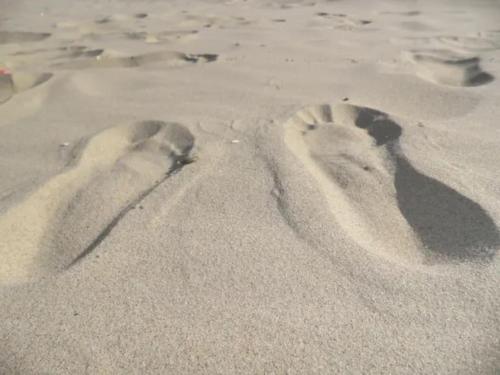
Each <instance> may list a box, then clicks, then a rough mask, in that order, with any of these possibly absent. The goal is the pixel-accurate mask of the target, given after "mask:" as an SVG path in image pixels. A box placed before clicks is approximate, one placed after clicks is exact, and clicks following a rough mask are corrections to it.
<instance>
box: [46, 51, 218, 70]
mask: <svg viewBox="0 0 500 375" xmlns="http://www.w3.org/2000/svg"><path fill="white" fill-rule="evenodd" d="M94 52H95V53H93V54H92V55H91V57H90V58H83V59H75V60H72V61H66V62H62V63H57V64H54V66H56V67H58V68H63V69H88V68H118V67H122V68H134V67H139V66H144V65H158V66H165V65H167V66H182V65H186V64H194V63H203V62H213V61H216V60H217V58H218V55H216V54H209V53H204V54H186V53H181V52H171V51H161V52H151V53H145V54H142V55H135V56H129V55H124V54H121V53H118V52H114V51H107V50H95V51H94ZM85 57H89V56H88V55H87V56H85Z"/></svg>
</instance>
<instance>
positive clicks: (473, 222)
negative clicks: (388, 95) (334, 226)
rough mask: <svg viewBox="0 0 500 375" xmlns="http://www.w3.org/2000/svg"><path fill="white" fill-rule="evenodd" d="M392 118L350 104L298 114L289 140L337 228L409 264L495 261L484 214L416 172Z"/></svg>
mask: <svg viewBox="0 0 500 375" xmlns="http://www.w3.org/2000/svg"><path fill="white" fill-rule="evenodd" d="M401 134H402V128H401V126H399V125H398V124H397V123H396V122H394V121H393V120H392V119H391V118H390V117H389V116H388V115H387V114H385V113H383V112H379V111H376V110H374V109H370V108H364V107H358V106H354V105H349V104H338V105H335V106H330V105H321V106H314V107H310V108H306V109H304V110H301V111H299V112H298V113H297V114H296V115H295V116H293V117H292V118H291V119H290V120H288V121H287V123H286V124H285V141H286V143H287V145H288V147H289V149H290V150H291V151H292V152H293V153H294V154H295V155H296V156H297V157H298V158H299V159H300V160H301V161H302V162H303V163H304V165H305V166H306V168H307V169H308V170H309V171H310V173H311V174H312V175H313V176H314V177H315V178H316V180H317V182H318V183H319V186H320V188H321V189H322V191H323V192H324V194H325V195H326V198H327V200H328V203H329V206H330V208H331V210H332V212H333V214H334V216H335V218H336V220H337V222H338V224H339V225H340V226H341V227H342V228H343V229H344V230H345V232H346V233H347V234H348V235H350V237H351V238H352V239H353V240H354V241H356V242H357V243H358V244H359V245H360V246H361V247H363V248H365V249H366V250H368V251H371V252H374V253H377V254H379V255H382V256H385V257H387V258H389V259H392V260H397V261H400V262H403V263H407V264H408V263H413V264H415V263H426V264H432V263H442V262H456V261H474V260H478V261H489V260H491V258H492V257H493V256H494V254H495V252H496V251H497V250H498V247H499V246H500V234H499V231H498V229H497V227H496V226H495V223H494V222H493V220H492V219H491V218H490V217H489V215H488V214H487V213H486V212H485V210H484V209H483V208H482V207H481V206H480V205H478V204H477V203H475V202H473V201H472V200H470V199H468V198H466V197H465V196H463V195H461V194H460V193H459V192H457V191H455V190H454V189H452V188H450V187H448V186H446V185H445V184H443V183H441V182H440V181H438V180H436V179H434V178H432V177H428V176H426V175H424V174H422V173H420V172H419V171H418V170H416V169H415V168H414V167H413V166H412V164H411V162H410V161H409V160H408V159H407V158H406V157H405V155H404V153H403V151H402V150H401V147H400V145H399V138H400V136H401Z"/></svg>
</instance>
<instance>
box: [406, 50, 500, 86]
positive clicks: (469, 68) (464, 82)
mask: <svg viewBox="0 0 500 375" xmlns="http://www.w3.org/2000/svg"><path fill="white" fill-rule="evenodd" d="M406 56H407V57H408V59H409V60H410V61H411V62H413V63H414V64H415V66H416V73H417V75H418V76H419V77H421V78H423V79H426V80H428V81H431V82H434V83H438V84H443V85H449V86H458V87H468V86H479V85H484V84H486V83H488V82H491V81H493V79H494V77H493V76H492V75H491V74H489V73H487V72H484V71H483V70H482V69H481V66H480V58H479V57H477V56H465V55H460V54H456V53H452V52H449V51H446V50H427V51H410V52H409V53H407V54H406Z"/></svg>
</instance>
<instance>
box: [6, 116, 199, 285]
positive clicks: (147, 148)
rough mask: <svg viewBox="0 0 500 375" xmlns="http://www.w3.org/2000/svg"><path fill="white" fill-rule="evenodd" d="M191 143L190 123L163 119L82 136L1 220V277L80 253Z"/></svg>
mask: <svg viewBox="0 0 500 375" xmlns="http://www.w3.org/2000/svg"><path fill="white" fill-rule="evenodd" d="M193 144H194V138H193V136H192V135H191V133H190V132H189V131H188V130H187V129H186V128H185V127H183V126H182V125H179V124H175V123H165V122H161V121H145V122H141V123H137V124H133V125H127V126H118V127H113V128H110V129H108V130H105V131H103V132H101V133H99V134H97V135H95V136H94V137H92V138H91V139H89V140H88V141H85V140H84V141H82V142H81V143H80V144H78V145H77V146H76V148H75V151H74V155H73V159H72V160H70V161H69V163H70V164H69V166H68V168H67V169H66V170H65V171H64V172H62V173H61V174H58V175H57V176H55V177H53V178H52V179H50V180H49V181H48V182H47V183H46V184H44V185H43V186H41V187H40V188H39V189H38V190H37V191H35V192H34V193H33V194H31V195H30V196H29V197H28V198H27V199H26V200H25V201H24V202H22V203H21V204H19V205H18V206H15V207H13V208H12V209H11V210H9V211H8V212H7V213H6V214H5V215H4V216H2V218H1V219H0V233H1V234H2V237H3V239H4V241H3V242H2V245H1V247H0V254H1V256H2V259H3V260H4V261H3V262H2V265H1V266H0V282H2V283H7V284H10V283H15V282H20V281H26V280H29V279H32V278H36V277H40V276H43V275H45V274H50V273H55V272H57V271H61V270H62V269H64V268H66V267H69V266H71V265H72V264H74V263H75V262H77V261H78V260H80V259H81V258H83V257H84V256H85V255H86V254H88V253H89V252H91V251H92V250H93V249H94V248H95V247H96V246H97V245H98V244H99V243H100V242H101V241H103V240H104V238H105V237H106V235H107V234H108V233H109V232H110V231H111V230H112V229H113V227H114V226H115V225H116V224H118V222H119V220H120V219H121V218H122V217H123V216H124V215H125V214H126V213H127V212H128V211H129V210H130V209H133V208H135V206H136V205H137V204H138V203H139V202H140V201H141V200H142V199H143V198H144V197H145V196H146V195H147V194H149V193H150V192H151V191H152V190H153V189H154V188H155V187H156V186H158V184H160V183H162V182H163V181H165V179H166V178H168V177H169V176H170V175H171V174H172V173H174V172H175V171H177V170H178V169H179V168H181V167H182V166H183V165H184V164H186V163H187V162H188V161H189V153H190V151H191V149H192V147H193ZM51 228H53V229H54V232H51ZM22 233H25V234H27V233H29V237H27V238H26V237H24V239H23V235H22Z"/></svg>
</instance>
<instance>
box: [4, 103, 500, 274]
mask: <svg viewBox="0 0 500 375" xmlns="http://www.w3.org/2000/svg"><path fill="white" fill-rule="evenodd" d="M401 133H402V129H401V127H400V126H399V125H398V124H396V123H395V122H394V121H393V120H391V119H390V117H389V116H388V115H387V114H385V113H382V112H378V111H375V110H372V109H369V108H364V107H358V106H353V105H348V104H340V105H337V106H334V107H332V106H329V105H323V106H317V107H311V108H306V109H304V110H302V111H299V112H298V113H297V114H296V115H295V116H293V117H292V118H291V119H290V120H289V121H288V122H287V123H286V124H285V140H286V143H287V145H288V146H289V148H290V150H291V151H292V152H293V153H294V154H295V155H296V157H297V158H298V159H299V160H301V161H302V162H303V163H304V165H305V166H306V167H307V169H308V170H309V171H310V172H311V174H312V175H313V176H314V177H315V179H316V180H317V182H318V184H319V186H320V188H321V190H322V191H323V192H324V194H325V196H326V198H327V199H328V201H329V203H330V206H331V208H332V211H333V213H334V216H335V219H336V221H337V222H338V224H340V226H341V227H342V228H343V229H344V230H345V231H346V232H347V233H348V234H349V235H350V237H351V238H352V239H353V240H354V241H356V242H357V243H358V244H359V245H361V246H362V247H363V248H365V249H367V250H368V251H372V252H376V253H379V254H380V255H382V256H385V257H389V258H392V259H393V260H402V261H403V262H407V263H425V262H426V261H428V260H429V259H437V258H439V257H443V258H447V259H449V258H452V259H459V260H471V259H482V260H485V259H486V260H489V259H490V258H491V257H492V256H493V255H494V253H493V251H494V250H493V249H495V248H496V247H498V245H499V243H500V237H499V234H498V231H497V228H496V226H495V224H494V222H493V220H492V219H491V218H490V217H489V216H488V214H487V213H486V212H485V211H484V210H483V209H482V208H481V207H480V206H479V205H478V204H477V203H474V202H473V201H471V200H469V199H468V198H466V197H464V196H462V195H461V194H459V193H458V192H456V191H455V190H453V189H451V188H449V187H447V186H446V185H444V184H442V183H440V182H439V181H437V180H435V179H433V178H430V177H427V176H425V175H423V174H421V173H420V172H418V171H417V170H416V169H415V168H413V167H412V165H411V162H410V161H409V160H408V159H407V158H406V157H405V156H404V154H403V152H402V151H401V149H400V147H399V144H398V139H399V137H400V136H401ZM194 141H195V138H194V136H193V135H192V134H191V133H190V131H189V130H188V129H187V128H186V127H184V126H183V125H180V124H176V123H165V122H161V121H146V122H141V123H136V124H132V125H128V126H118V127H113V128H110V129H107V130H105V131H103V132H101V133H99V134H97V135H96V136H94V137H92V138H90V139H89V140H87V141H83V142H82V143H81V144H80V145H78V146H77V147H76V148H75V150H74V158H73V159H72V162H71V165H68V168H67V169H66V170H65V171H63V172H62V173H61V174H59V175H56V176H55V177H53V178H52V179H51V180H49V181H48V182H47V183H45V184H44V185H43V186H42V187H41V188H39V189H38V190H37V191H35V192H34V193H32V194H31V195H30V196H29V197H28V198H27V199H26V200H25V201H23V202H22V203H20V204H19V205H17V206H15V207H13V208H12V209H10V210H9V211H7V212H6V213H5V214H4V215H3V216H2V217H0V233H1V234H2V237H3V241H2V242H1V243H0V256H1V258H2V262H1V263H0V282H1V283H16V282H22V281H28V280H32V279H34V278H36V277H40V276H44V275H47V274H54V273H57V272H58V271H61V270H63V269H65V268H67V267H69V266H71V265H73V264H75V263H76V262H78V261H79V260H80V259H82V258H83V257H85V256H86V255H87V254H89V253H90V252H91V251H92V250H93V249H95V248H96V247H97V246H98V245H99V244H100V243H101V242H102V241H103V240H104V239H105V238H106V236H107V235H108V234H109V233H110V232H111V231H112V229H113V228H114V227H115V226H116V225H117V224H118V222H119V221H120V220H121V219H122V218H123V217H124V216H125V215H126V214H127V212H129V210H131V209H132V208H134V207H135V206H136V205H138V204H139V202H140V201H141V200H142V199H144V198H145V197H146V196H147V195H148V194H149V193H150V192H152V191H153V190H154V189H155V188H156V187H157V186H158V185H159V184H161V183H162V182H164V181H165V180H166V179H167V178H168V177H169V176H170V175H172V174H173V173H174V172H176V171H178V170H179V169H180V168H182V166H183V165H185V164H187V163H189V162H191V161H192V160H193V159H192V156H191V154H192V150H193V147H194Z"/></svg>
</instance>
